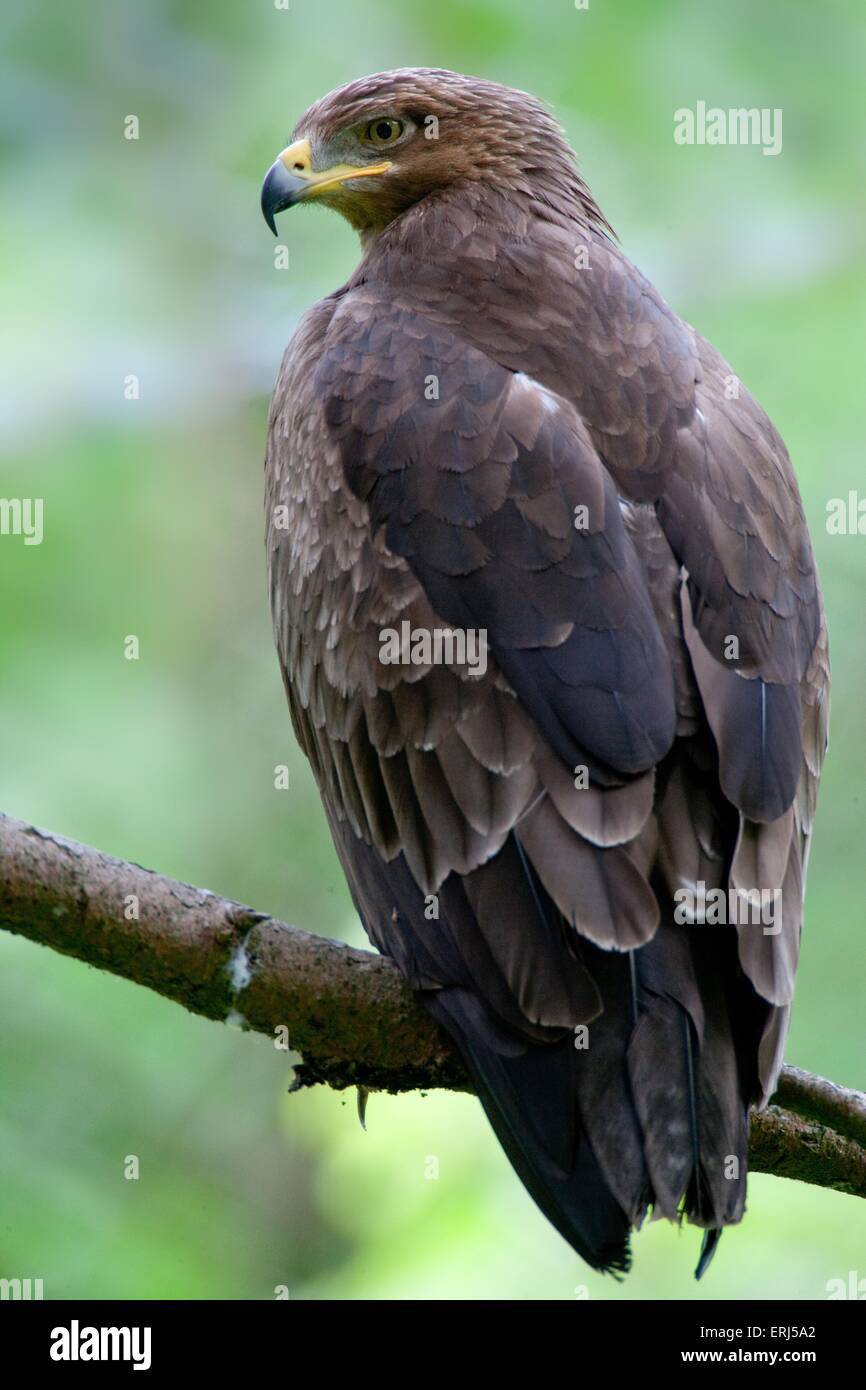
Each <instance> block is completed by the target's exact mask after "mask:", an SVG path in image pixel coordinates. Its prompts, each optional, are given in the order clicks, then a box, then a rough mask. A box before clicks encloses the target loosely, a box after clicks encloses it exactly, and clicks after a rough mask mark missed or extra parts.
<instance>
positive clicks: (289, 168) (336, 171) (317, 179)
mask: <svg viewBox="0 0 866 1390" xmlns="http://www.w3.org/2000/svg"><path fill="white" fill-rule="evenodd" d="M390 168H391V161H390V160H389V159H385V160H383V161H382V162H381V163H380V164H335V165H333V167H332V168H330V169H322V170H320V171H314V169H313V151H312V147H311V145H310V142H309V140H296V141H295V143H294V144H293V145H289V146H288V148H287V149H285V150H283V152H282V154H279V155H277V158H276V159H275V160H274V162H273V164H272V165H271V167H270V169H269V170H268V172H267V173H266V174H265V181H264V183H263V184H262V215H263V216H264V219H265V221H266V222H267V224H268V226H269V227H270V229H271V231H272V232H273V234H274V236H276V235H277V226H276V223H275V221H274V218H275V216H276V214H277V213H278V212H282V211H283V209H284V208H293V207H294V206H295V204H296V203H300V202H301V201H302V200H303V199H304V198H312V197H315V195H316V194H317V193H321V192H322V190H323V189H325V188H333V187H335V185H337V184H340V183H344V182H345V181H346V180H347V179H361V178H366V177H367V176H368V175H369V174H384V173H385V172H386V170H388V169H390Z"/></svg>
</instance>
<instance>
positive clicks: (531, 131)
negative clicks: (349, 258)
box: [262, 68, 828, 1275]
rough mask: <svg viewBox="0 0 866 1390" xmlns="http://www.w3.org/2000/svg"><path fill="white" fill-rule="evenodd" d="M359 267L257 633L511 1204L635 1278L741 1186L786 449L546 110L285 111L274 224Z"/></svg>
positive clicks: (335, 107)
mask: <svg viewBox="0 0 866 1390" xmlns="http://www.w3.org/2000/svg"><path fill="white" fill-rule="evenodd" d="M308 202H317V203H323V204H324V205H325V206H327V207H332V208H335V209H336V210H337V211H338V212H341V213H342V214H343V216H344V217H346V218H347V219H348V220H349V222H350V223H351V224H352V226H353V227H354V228H355V229H356V230H357V231H358V232H359V233H360V237H361V244H362V248H363V257H362V259H361V262H360V264H359V266H358V268H357V270H356V271H355V273H354V275H353V276H352V277H351V279H350V280H349V281H348V283H347V284H345V285H343V287H342V288H341V289H338V290H336V291H335V292H334V293H333V294H331V295H329V296H328V297H327V298H326V299H323V300H322V301H321V302H320V303H318V304H315V305H314V306H313V307H312V308H311V309H310V310H309V311H308V312H307V313H306V314H305V315H304V317H303V318H302V320H301V322H300V324H299V325H298V328H297V331H296V332H295V334H294V337H293V338H292V340H291V342H290V344H289V347H288V349H287V351H286V354H285V357H284V358H283V363H282V367H281V369H280V374H279V378H278V381H277V385H276V389H275V392H274V398H273V404H272V408H271V414H270V422H269V427H268V444H267V462H266V478H267V498H266V513H267V548H268V560H269V575H270V600H271V608H272V614H273V624H274V633H275V638H276V645H277V650H278V652H279V657H280V663H281V667H282V672H283V677H284V680H285V684H286V689H287V692H288V699H289V708H290V710H291V715H292V721H293V724H294V728H295V733H296V735H297V738H298V741H299V742H300V745H301V747H302V748H303V750H304V753H305V754H306V756H307V758H308V759H309V761H310V764H311V766H312V769H313V772H314V774H315V777H316V780H317V782H318V785H319V788H320V790H321V794H322V800H323V802H324V806H325V812H326V815H327V818H328V822H329V824H330V827H331V832H332V834H333V837H334V840H335V843H336V847H337V851H338V854H339V856H340V860H341V862H342V865H343V868H344V870H345V873H346V877H347V879H348V882H349V887H350V889H351V892H352V896H353V899H354V902H355V905H356V907H357V910H358V912H359V914H360V917H361V919H362V921H363V923H364V926H365V928H366V931H367V933H368V935H369V936H370V938H371V940H372V941H373V942H374V943H375V945H376V946H377V947H378V948H379V950H381V951H382V952H384V953H385V954H386V955H388V956H390V957H391V959H392V960H393V961H394V962H395V963H396V965H397V967H398V968H399V969H400V971H401V972H402V973H403V975H404V976H405V978H406V979H407V980H408V981H409V983H410V985H411V986H412V987H413V989H415V990H416V991H417V992H418V995H419V997H420V999H421V1000H422V1002H423V1003H424V1004H425V1005H426V1007H427V1008H428V1009H429V1010H430V1012H431V1013H432V1014H433V1015H434V1016H435V1018H436V1019H438V1020H439V1021H440V1023H441V1024H442V1025H444V1027H445V1028H446V1029H447V1030H448V1032H449V1033H450V1034H451V1035H452V1036H453V1037H454V1039H455V1040H456V1042H457V1044H458V1045H459V1048H460V1050H461V1052H462V1055H463V1057H464V1058H465V1061H466V1065H467V1067H468V1068H469V1071H470V1073H471V1075H472V1077H473V1079H474V1083H475V1086H476V1087H477V1090H478V1094H479V1096H480V1097H481V1100H482V1103H483V1105H484V1108H485V1110H486V1112H487V1115H488V1116H489V1119H490V1122H491V1124H492V1125H493V1128H494V1130H495V1131H496V1134H497V1135H498V1137H499V1140H500V1142H501V1143H502V1145H503V1147H504V1148H505V1151H506V1153H507V1154H508V1157H509V1159H510V1160H511V1163H512V1164H513V1166H514V1168H515V1170H516V1172H517V1174H518V1176H519V1177H520V1178H521V1180H522V1181H523V1183H524V1184H525V1185H526V1187H527V1189H528V1190H529V1192H530V1193H531V1195H532V1196H533V1198H534V1199H535V1201H536V1202H537V1203H538V1205H539V1207H540V1208H541V1210H542V1211H543V1212H544V1213H545V1215H546V1216H547V1217H548V1218H549V1220H550V1221H551V1222H552V1223H553V1225H554V1226H555V1227H556V1228H557V1229H558V1230H559V1231H560V1232H561V1234H562V1235H563V1236H564V1237H565V1239H566V1240H568V1241H569V1242H570V1243H571V1244H572V1246H573V1247H574V1249H575V1250H577V1251H578V1252H579V1254H580V1255H581V1256H582V1257H583V1258H584V1259H585V1260H586V1261H587V1262H588V1263H589V1264H590V1265H592V1266H594V1267H595V1268H596V1269H600V1270H609V1271H613V1272H623V1271H625V1270H626V1269H627V1268H628V1265H629V1232H630V1228H631V1227H632V1226H639V1225H640V1223H641V1221H642V1220H643V1218H644V1216H645V1215H646V1213H647V1211H648V1210H650V1209H651V1210H652V1211H653V1213H654V1214H656V1215H663V1216H665V1217H668V1218H671V1219H681V1218H682V1216H683V1215H686V1216H687V1217H688V1219H689V1220H690V1221H691V1222H693V1223H695V1224H697V1225H698V1226H701V1227H703V1228H705V1236H704V1241H703V1247H702V1252H701V1256H700V1261H699V1264H698V1270H697V1273H698V1275H700V1274H701V1273H702V1272H703V1270H704V1268H706V1265H707V1263H708V1261H709V1258H710V1256H711V1254H712V1252H713V1249H714V1247H715V1245H716V1242H717V1240H718V1236H719V1233H720V1230H721V1228H722V1227H724V1226H726V1225H728V1224H730V1223H732V1222H736V1221H738V1220H739V1219H740V1217H741V1215H742V1213H743V1208H744V1202H745V1195H746V1160H747V1148H748V1112H749V1106H750V1105H751V1104H752V1103H757V1104H763V1103H766V1101H767V1099H768V1097H769V1096H770V1095H771V1094H772V1092H773V1089H774V1086H775V1083H776V1078H777V1076H778V1072H779V1068H780V1065H781V1060H782V1048H783V1043H784V1039H785V1033H786V1028H787V1022H788V1012H789V1007H790V1003H791V997H792V994H793V990H794V975H795V969H796V963H797V953H798V946H799V939H800V928H801V919H802V901H803V883H804V872H805V867H806V858H807V853H808V847H809V838H810V833H811V830H812V823H813V819H814V814H815V802H816V793H817V786H818V777H819V772H820V765H821V760H822V757H823V754H824V750H825V745H826V727H827V714H828V661H827V642H826V629H825V626H824V621H823V616H822V604H821V594H820V588H819V583H818V577H817V574H816V570H815V562H814V559H813V556H812V550H811V546H810V543H809V536H808V532H807V527H806V521H805V518H804V514H803V508H802V505H801V502H800V497H799V494H798V491H797V485H796V482H795V479H794V475H793V472H792V469H791V464H790V461H789V458H788V454H787V452H786V450H785V446H784V444H783V443H782V440H781V439H780V437H779V435H778V434H777V432H776V430H775V429H774V428H773V425H772V424H771V423H770V421H769V420H768V418H767V416H766V415H765V414H764V412H763V410H762V409H761V408H760V406H759V405H758V404H757V403H756V402H755V400H754V399H753V398H752V397H751V396H750V395H749V393H748V391H747V390H746V389H745V387H744V386H743V385H742V384H741V383H740V382H739V380H738V379H737V377H736V375H735V374H734V373H733V371H732V370H731V368H730V367H729V366H728V364H727V362H725V361H724V360H723V359H722V358H721V357H720V356H719V354H718V353H717V352H716V351H715V349H714V348H712V347H711V346H710V344H709V343H707V342H706V341H705V340H704V339H703V338H701V337H700V336H699V335H698V334H697V333H696V332H695V331H694V330H693V329H692V328H690V327H689V326H688V325H687V324H685V323H683V322H682V320H681V319H679V318H677V316H676V315H675V314H674V313H672V312H671V310H670V309H669V308H668V307H667V305H666V304H665V303H664V301H663V300H662V299H661V298H660V296H659V295H658V294H657V293H656V291H655V290H654V289H653V287H652V285H650V284H649V283H648V282H647V281H646V280H645V279H644V277H643V276H642V275H641V274H640V272H639V271H638V270H637V269H636V268H635V267H634V266H633V265H632V264H631V262H630V261H629V260H628V259H627V258H626V257H625V256H624V255H623V253H622V251H621V250H620V249H619V247H618V245H617V243H616V240H615V238H614V234H613V232H612V230H611V228H610V226H609V225H608V223H607V221H606V219H605V218H604V216H603V214H602V213H601V212H600V211H599V208H598V207H597V205H596V203H595V201H594V200H593V197H592V194H591V193H590V191H589V189H588V188H587V185H586V183H585V182H584V181H583V179H582V178H581V176H580V174H579V172H578V170H577V168H576V166H575V162H574V156H573V154H572V151H571V149H570V148H569V146H568V144H567V143H566V141H565V139H564V138H563V135H562V132H561V130H560V128H559V126H558V125H557V123H556V122H555V121H554V120H553V119H552V118H551V116H550V115H549V114H548V112H547V111H546V110H545V109H544V107H543V106H542V105H541V104H540V103H539V102H538V101H537V100H535V99H533V98H532V97H531V96H528V95H527V94H526V93H524V92H519V91H514V90H511V89H510V88H508V87H503V86H499V85H497V84H495V83H492V82H487V81H481V80H478V79H476V78H469V77H464V76H462V75H460V74H458V73H453V72H446V71H440V70H437V69H428V68H418V69H400V70H398V71H394V72H386V73H379V74H377V75H375V76H372V77H365V78H362V79H360V80H359V81H357V82H352V83H350V84H349V85H348V86H345V87H342V88H340V89H339V90H338V91H335V92H332V93H331V94H330V95H329V96H326V97H324V98H323V99H322V100H321V101H319V102H317V103H316V105H314V106H313V107H311V109H310V110H309V111H308V112H307V113H306V115H304V116H302V117H301V119H300V121H299V122H298V124H297V127H296V129H295V132H294V141H293V143H292V144H290V145H289V147H288V148H287V149H285V150H284V151H283V152H282V154H281V155H280V156H279V158H278V159H277V160H276V162H275V163H274V164H273V166H272V167H271V169H270V170H269V172H268V174H267V177H266V179H265V183H264V187H263V190H262V209H263V211H264V214H265V217H266V219H267V221H268V224H269V226H270V227H271V228H272V229H274V230H275V228H274V214H275V213H277V212H279V211H280V210H281V209H283V208H288V207H292V206H294V205H296V204H298V203H308Z"/></svg>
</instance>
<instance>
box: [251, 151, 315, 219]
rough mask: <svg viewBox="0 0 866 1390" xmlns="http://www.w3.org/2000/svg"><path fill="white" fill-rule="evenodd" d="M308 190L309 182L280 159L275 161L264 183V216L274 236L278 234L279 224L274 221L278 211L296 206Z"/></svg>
mask: <svg viewBox="0 0 866 1390" xmlns="http://www.w3.org/2000/svg"><path fill="white" fill-rule="evenodd" d="M306 191H307V184H306V183H305V181H304V180H303V179H300V178H298V177H297V175H295V174H290V173H289V172H288V170H287V169H285V168H284V167H283V164H282V163H281V161H280V160H279V159H277V160H275V161H274V163H273V164H272V165H271V167H270V169H269V170H268V172H267V173H266V174H265V181H264V183H263V184H262V216H263V217H264V219H265V221H266V222H267V224H268V226H269V227H270V229H271V231H272V232H273V234H274V236H276V235H277V224H276V222H275V221H274V218H275V217H276V215H277V213H278V212H282V211H283V209H284V208H290V207H294V205H295V203H296V202H297V201H298V199H299V198H301V197H303V195H304V193H305V192H306Z"/></svg>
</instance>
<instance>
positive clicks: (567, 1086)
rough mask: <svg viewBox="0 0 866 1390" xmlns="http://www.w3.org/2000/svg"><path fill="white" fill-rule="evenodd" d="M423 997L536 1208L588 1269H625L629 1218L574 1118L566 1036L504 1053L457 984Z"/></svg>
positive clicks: (490, 1023) (493, 1029) (492, 1026)
mask: <svg viewBox="0 0 866 1390" xmlns="http://www.w3.org/2000/svg"><path fill="white" fill-rule="evenodd" d="M422 997H423V998H424V1002H425V1004H426V1005H427V1007H428V1008H429V1009H430V1011H431V1012H432V1013H433V1014H434V1015H435V1016H436V1017H437V1019H438V1020H439V1022H440V1023H442V1025H443V1026H444V1027H445V1028H446V1029H447V1030H448V1031H449V1032H450V1033H451V1034H452V1035H453V1036H454V1038H455V1040H456V1042H457V1043H458V1045H459V1047H460V1050H461V1052H462V1054H463V1057H464V1059H465V1061H466V1065H467V1067H468V1068H469V1071H470V1073H471V1075H472V1078H473V1081H474V1082H475V1085H476V1088H477V1090H478V1094H479V1096H480V1097H481V1101H482V1104H483V1106H484V1109H485V1112H486V1114H487V1117H488V1119H489V1120H490V1123H491V1125H492V1126H493V1129H494V1131H495V1133H496V1135H497V1138H498V1139H499V1142H500V1143H501V1145H502V1147H503V1148H504V1149H505V1152H506V1154H507V1155H508V1158H509V1160H510V1162H511V1164H512V1167H513V1168H514V1170H515V1172H516V1173H517V1175H518V1177H519V1178H520V1179H521V1181H522V1183H523V1185H524V1187H525V1188H526V1189H527V1191H528V1192H529V1194H530V1196H531V1197H532V1198H533V1200H534V1201H535V1202H536V1204H537V1205H538V1206H539V1207H540V1209H541V1211H542V1212H543V1213H544V1215H545V1216H546V1217H547V1219H548V1220H549V1221H550V1222H551V1224H552V1225H553V1226H555V1227H556V1229H557V1230H558V1231H559V1233H560V1235H562V1236H563V1237H564V1239H565V1240H567V1241H568V1242H569V1244H570V1245H571V1246H572V1247H573V1248H574V1249H575V1250H576V1251H577V1253H578V1254H579V1255H580V1256H581V1258H582V1259H584V1260H586V1262H587V1264H589V1265H591V1266H592V1267H593V1269H598V1270H601V1271H602V1272H604V1273H611V1274H613V1275H623V1274H625V1273H627V1271H628V1269H629V1266H630V1263H631V1256H630V1252H629V1229H630V1224H631V1223H630V1221H629V1218H628V1216H627V1215H626V1213H625V1212H624V1211H623V1210H622V1208H621V1206H620V1205H619V1203H618V1202H617V1201H616V1200H615V1198H614V1197H613V1195H612V1193H611V1190H610V1187H609V1185H608V1184H607V1182H606V1181H605V1178H604V1175H603V1173H602V1169H601V1166H600V1164H599V1162H598V1160H597V1158H596V1156H595V1154H594V1152H593V1149H592V1146H591V1145H590V1143H589V1141H588V1139H587V1136H586V1134H585V1132H584V1131H583V1129H582V1128H581V1126H580V1124H579V1122H578V1114H577V1106H576V1104H575V1067H574V1056H575V1049H574V1039H573V1037H572V1036H571V1035H570V1034H567V1035H565V1036H564V1037H563V1038H561V1039H560V1040H559V1041H558V1042H552V1043H549V1044H547V1045H544V1046H538V1045H537V1044H536V1045H535V1046H532V1047H530V1048H529V1049H528V1050H527V1051H525V1052H524V1053H523V1054H522V1055H520V1056H514V1055H503V1053H501V1052H500V1051H499V1050H498V1049H497V1037H496V1033H497V1025H496V1023H495V1020H494V1019H493V1016H492V1015H490V1014H489V1013H487V1011H486V1010H484V1012H485V1013H486V1014H487V1017H486V1018H485V1020H484V1025H483V1031H482V1030H481V1029H479V1021H480V1020H479V1012H478V1011H479V1004H478V1000H477V998H476V997H474V996H472V995H469V994H468V993H467V992H466V991H463V990H459V989H445V990H441V991H438V992H437V993H435V994H431V995H426V996H422ZM482 1008H483V1006H482Z"/></svg>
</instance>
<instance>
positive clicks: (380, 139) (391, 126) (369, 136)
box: [363, 116, 406, 149]
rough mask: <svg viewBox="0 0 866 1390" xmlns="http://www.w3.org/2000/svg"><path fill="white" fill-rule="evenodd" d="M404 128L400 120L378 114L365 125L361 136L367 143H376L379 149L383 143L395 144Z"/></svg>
mask: <svg viewBox="0 0 866 1390" xmlns="http://www.w3.org/2000/svg"><path fill="white" fill-rule="evenodd" d="M405 128H406V127H405V126H404V124H403V122H402V121H398V120H394V119H391V118H390V117H387V116H379V117H377V118H376V120H375V121H371V122H370V124H369V125H368V126H367V128H366V129H365V131H364V137H363V138H364V139H365V140H366V141H367V142H368V143H369V144H371V145H376V146H377V148H378V149H381V148H382V147H383V146H384V145H393V144H395V142H396V141H397V140H399V139H400V136H401V135H402V134H403V131H404V130H405Z"/></svg>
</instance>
